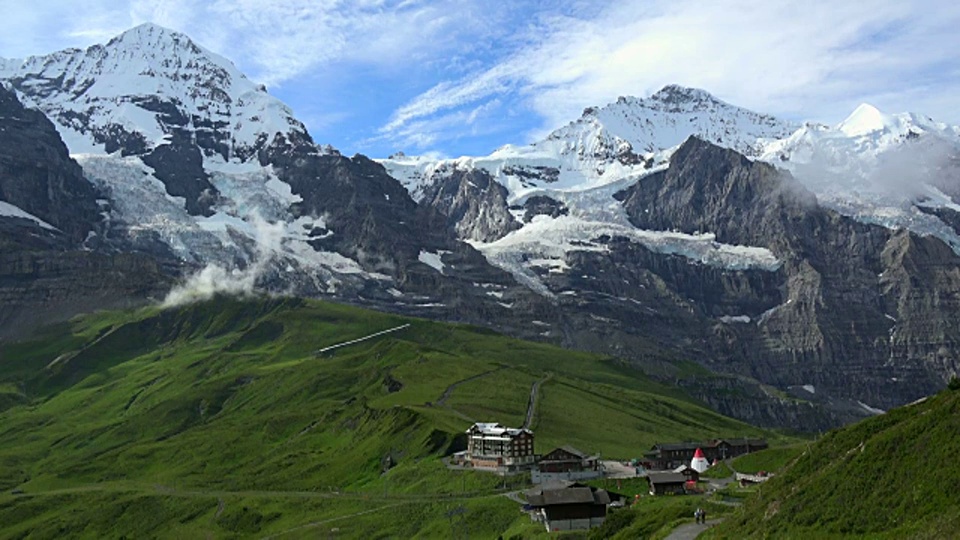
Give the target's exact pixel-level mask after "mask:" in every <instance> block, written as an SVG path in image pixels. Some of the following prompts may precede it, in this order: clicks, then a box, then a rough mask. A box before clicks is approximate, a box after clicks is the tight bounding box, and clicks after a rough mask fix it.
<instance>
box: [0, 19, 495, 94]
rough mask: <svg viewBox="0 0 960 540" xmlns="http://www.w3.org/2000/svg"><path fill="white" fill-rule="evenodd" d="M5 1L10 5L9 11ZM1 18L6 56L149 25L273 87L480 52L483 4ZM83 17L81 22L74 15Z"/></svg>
mask: <svg viewBox="0 0 960 540" xmlns="http://www.w3.org/2000/svg"><path fill="white" fill-rule="evenodd" d="M8 1H9V0H4V2H5V3H6V2H8ZM41 4H43V5H42V6H36V5H26V4H22V5H19V6H16V7H13V6H11V8H10V9H6V6H5V9H4V10H3V11H4V19H5V20H0V47H2V48H0V56H4V57H8V58H9V57H20V56H26V55H29V54H46V53H49V52H52V51H54V50H57V49H60V48H64V47H68V46H73V47H86V46H89V45H92V44H94V43H98V42H103V41H104V40H105V39H108V38H109V37H112V36H114V35H116V34H119V33H120V32H122V31H124V30H126V29H128V28H130V27H132V26H135V25H137V24H140V23H143V22H154V23H156V24H159V25H161V26H165V27H168V28H172V29H174V30H178V31H181V32H184V33H186V34H187V35H189V36H191V37H192V38H193V39H195V40H196V41H198V42H199V43H201V44H202V45H204V46H206V47H207V48H209V49H211V50H214V51H217V52H218V53H220V54H223V55H224V56H227V57H229V58H230V59H231V60H233V61H234V62H235V63H236V64H238V65H239V66H240V67H241V68H242V69H243V70H244V71H246V72H247V73H248V75H250V76H251V78H252V79H254V80H258V81H261V82H264V83H266V84H268V85H276V84H281V83H283V82H284V81H287V80H289V79H291V78H294V77H297V76H300V75H303V74H305V73H307V72H310V71H312V70H316V69H318V68H322V67H324V66H328V65H331V64H334V63H350V62H358V63H364V64H368V65H370V64H373V65H380V66H397V65H401V64H409V63H415V62H418V61H426V60H427V59H431V60H433V59H435V58H437V57H438V56H442V55H448V56H449V55H454V56H455V55H457V54H461V53H463V52H464V51H469V50H472V49H474V48H477V47H483V46H485V45H484V39H481V36H487V35H489V33H490V32H491V31H492V28H494V27H495V26H496V22H497V21H499V20H501V19H502V17H503V16H504V13H505V11H504V10H503V9H500V8H497V7H496V6H491V7H490V8H489V9H487V8H486V7H485V6H484V4H485V2H483V1H482V0H447V1H443V2H438V1H414V0H127V2H126V3H120V2H117V1H115V0H83V1H82V2H79V5H78V2H73V1H66V0H51V1H47V2H42V3H41ZM75 14H78V15H75Z"/></svg>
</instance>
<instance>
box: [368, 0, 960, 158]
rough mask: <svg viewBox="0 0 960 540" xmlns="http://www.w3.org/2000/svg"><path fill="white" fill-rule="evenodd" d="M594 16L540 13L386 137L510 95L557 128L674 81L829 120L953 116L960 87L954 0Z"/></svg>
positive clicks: (735, 6)
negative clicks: (884, 112)
mask: <svg viewBox="0 0 960 540" xmlns="http://www.w3.org/2000/svg"><path fill="white" fill-rule="evenodd" d="M590 15H591V16H590V17H588V18H574V17H569V16H564V17H561V16H557V17H554V18H552V19H547V20H545V21H544V24H542V25H540V26H539V27H538V28H536V30H535V33H536V35H533V36H531V37H529V38H528V42H529V43H530V44H529V45H528V46H527V47H523V48H518V50H517V51H516V52H515V53H514V54H512V55H510V56H508V57H507V58H506V59H504V60H503V61H501V62H499V63H497V64H496V65H493V66H491V67H488V68H486V69H483V70H479V71H477V72H476V73H474V74H472V75H470V76H468V77H463V78H460V79H457V80H452V81H444V82H441V83H439V84H437V85H436V86H434V87H433V88H431V89H430V90H428V91H426V92H424V93H423V94H421V95H419V96H417V97H416V98H414V99H412V100H411V101H409V102H408V103H406V104H405V105H403V106H402V107H400V108H398V109H397V110H396V111H395V112H394V114H393V116H392V118H391V119H390V120H389V121H388V122H387V123H386V124H385V125H384V126H383V128H381V133H382V134H383V136H384V137H386V138H388V139H389V138H391V137H393V135H394V134H397V135H398V137H397V138H398V139H402V138H403V137H402V135H403V134H405V132H406V131H408V128H409V126H411V125H421V126H422V125H427V124H428V122H427V120H428V119H429V120H431V122H429V123H432V124H433V125H437V126H442V125H443V124H444V122H442V121H440V120H439V117H442V116H444V115H448V114H453V115H457V114H460V108H461V107H476V106H477V105H478V104H480V103H483V102H484V101H486V100H490V99H495V98H497V97H498V96H501V95H503V94H508V93H512V92H519V93H520V94H521V95H523V96H526V98H527V103H528V105H529V106H530V107H531V108H532V109H533V110H534V111H535V112H536V113H537V114H539V115H540V116H541V117H542V118H543V119H544V127H545V128H554V127H557V126H559V125H562V124H563V123H565V122H567V121H569V120H571V119H573V118H576V117H577V116H578V115H579V113H580V111H581V110H582V109H583V107H585V106H589V105H598V104H604V103H607V102H610V101H612V100H614V99H616V97H617V96H618V95H623V94H632V95H645V94H648V93H650V92H652V91H654V90H656V89H658V88H660V87H662V86H663V85H665V84H668V83H679V84H684V85H688V86H695V87H701V88H705V89H708V90H709V91H711V92H713V93H715V94H716V95H718V96H719V97H721V98H723V99H726V100H728V101H731V102H733V103H736V104H739V105H743V106H747V107H751V108H754V109H757V110H761V111H764V112H774V113H780V114H783V115H785V116H790V117H800V118H813V119H825V120H831V121H835V120H839V118H841V117H842V115H843V112H848V111H849V110H851V109H852V107H853V106H854V105H856V104H857V103H858V102H860V101H863V100H864V98H867V97H877V98H881V100H880V101H881V102H880V103H877V105H878V106H881V108H890V107H892V108H893V109H894V110H903V109H907V108H910V109H917V108H918V107H922V106H923V105H930V106H932V107H935V108H937V110H923V109H920V110H921V111H922V112H926V113H928V114H932V115H934V116H937V115H938V113H939V114H941V117H943V115H946V117H945V118H944V119H945V120H950V121H957V120H960V118H958V115H957V111H956V104H957V103H956V100H955V98H951V99H949V100H946V102H945V101H944V98H943V96H944V95H951V96H955V95H957V93H956V90H957V89H960V77H957V75H956V67H955V66H956V60H955V59H954V58H952V56H953V55H954V54H955V51H956V50H958V46H960V32H956V30H955V29H956V28H958V27H960V5H958V4H956V3H955V2H946V1H934V0H928V1H918V2H902V1H899V0H897V1H890V0H870V1H862V2H856V3H854V2H836V1H822V0H812V1H807V2H803V3H799V2H785V1H772V2H762V3H761V2H745V1H740V0H719V1H711V0H680V1H672V0H671V1H653V2H642V1H621V2H617V3H611V4H610V7H609V8H607V9H605V10H604V11H602V12H600V13H597V14H590ZM944 64H947V65H949V66H950V68H949V70H945V69H944ZM950 73H952V75H950ZM931 80H932V81H931ZM908 97H909V98H910V100H909V101H908V100H907V98H908ZM944 105H946V106H947V107H949V108H944ZM837 115H841V116H839V117H838V116H837ZM440 136H441V135H440V134H438V133H434V134H423V135H422V138H423V140H431V139H436V138H439V137H440Z"/></svg>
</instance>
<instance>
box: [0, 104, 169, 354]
mask: <svg viewBox="0 0 960 540" xmlns="http://www.w3.org/2000/svg"><path fill="white" fill-rule="evenodd" d="M97 197H98V194H97V193H96V192H95V190H94V188H93V186H92V185H91V184H90V183H89V182H88V181H87V180H86V179H85V178H84V177H83V173H82V170H81V169H80V166H79V165H77V163H76V162H75V161H73V160H72V159H70V156H69V155H68V153H67V148H66V146H64V144H63V142H62V141H61V139H60V136H59V135H58V134H57V131H56V129H54V126H53V124H52V123H50V121H49V120H47V118H46V117H45V116H44V115H43V114H42V113H40V112H37V111H34V110H29V109H25V108H24V107H23V106H22V105H21V104H20V102H19V101H18V100H17V98H16V97H15V96H14V95H13V94H12V93H11V92H8V91H6V90H5V89H3V88H2V86H0V200H3V201H6V202H7V203H10V204H13V205H15V206H17V207H19V208H20V209H21V210H23V211H26V212H29V213H30V214H32V215H34V216H36V217H38V218H40V219H42V220H43V221H45V222H47V223H49V224H51V225H53V226H54V227H56V230H50V229H48V228H45V227H42V226H40V225H38V224H37V223H36V222H33V221H30V220H25V219H11V218H5V217H2V216H0V340H4V339H14V338H20V337H24V336H26V335H28V334H29V333H30V332H33V331H35V330H36V329H37V328H39V327H40V326H42V325H44V324H48V323H51V322H57V321H64V320H67V319H69V318H70V317H72V316H74V315H76V314H77V313H83V312H88V311H92V310H95V309H108V308H121V307H129V306H132V305H140V304H142V303H143V302H145V301H146V300H147V299H149V298H151V297H153V298H160V297H162V295H163V294H165V293H166V292H167V291H168V290H169V287H170V285H171V283H172V279H173V278H172V276H174V275H176V274H177V273H178V271H179V268H177V267H176V266H175V265H172V266H171V263H170V262H169V261H168V262H163V261H164V259H163V258H162V257H159V258H158V257H156V256H154V255H146V254H144V253H137V252H131V253H107V252H102V251H91V250H90V249H89V248H88V247H86V244H90V245H96V244H97V242H95V241H93V240H91V237H93V238H94V239H95V238H96V236H97V235H99V234H100V233H102V232H103V230H102V227H103V223H102V218H101V216H100V213H99V208H98V205H97Z"/></svg>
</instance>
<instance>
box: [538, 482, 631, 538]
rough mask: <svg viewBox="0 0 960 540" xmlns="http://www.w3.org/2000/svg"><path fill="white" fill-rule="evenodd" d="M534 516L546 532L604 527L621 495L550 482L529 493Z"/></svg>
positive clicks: (570, 484) (567, 483) (575, 484)
mask: <svg viewBox="0 0 960 540" xmlns="http://www.w3.org/2000/svg"><path fill="white" fill-rule="evenodd" d="M526 495H527V504H528V506H529V507H530V508H531V509H532V512H533V516H534V517H535V519H537V520H538V521H540V522H542V523H543V524H544V526H545V527H546V529H547V531H549V532H554V531H574V530H584V529H590V528H592V527H597V526H599V525H601V524H603V521H604V519H606V517H607V505H609V504H610V502H611V500H612V499H619V498H620V497H619V495H615V494H610V493H608V492H607V491H606V490H603V489H600V488H595V487H590V486H586V485H583V484H577V483H574V482H551V483H548V484H543V485H541V486H540V487H536V488H533V489H531V490H529V491H527V492H526Z"/></svg>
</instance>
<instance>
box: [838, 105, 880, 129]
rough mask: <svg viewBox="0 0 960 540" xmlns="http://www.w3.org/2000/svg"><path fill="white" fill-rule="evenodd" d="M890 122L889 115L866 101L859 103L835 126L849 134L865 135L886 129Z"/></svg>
mask: <svg viewBox="0 0 960 540" xmlns="http://www.w3.org/2000/svg"><path fill="white" fill-rule="evenodd" d="M891 123H892V118H891V117H890V115H887V114H884V113H882V112H880V110H879V109H877V108H876V107H874V106H873V105H870V104H868V103H861V104H860V105H859V106H857V108H856V109H854V110H853V112H852V113H850V116H848V117H847V118H846V119H844V120H843V122H840V124H839V125H838V126H837V128H838V129H839V130H840V131H842V132H843V133H845V134H846V135H849V136H857V135H865V134H867V133H871V132H874V131H882V130H884V129H887V128H888V127H889V126H890V124H891Z"/></svg>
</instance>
